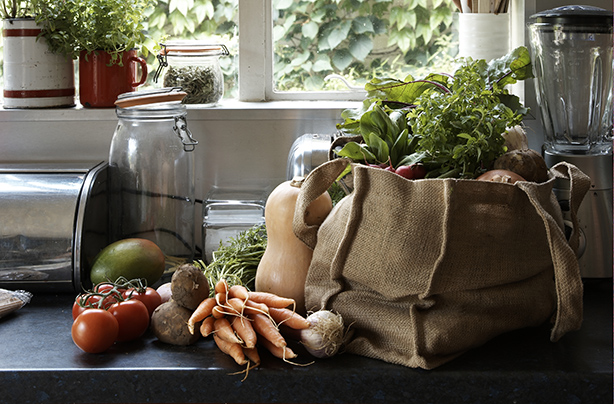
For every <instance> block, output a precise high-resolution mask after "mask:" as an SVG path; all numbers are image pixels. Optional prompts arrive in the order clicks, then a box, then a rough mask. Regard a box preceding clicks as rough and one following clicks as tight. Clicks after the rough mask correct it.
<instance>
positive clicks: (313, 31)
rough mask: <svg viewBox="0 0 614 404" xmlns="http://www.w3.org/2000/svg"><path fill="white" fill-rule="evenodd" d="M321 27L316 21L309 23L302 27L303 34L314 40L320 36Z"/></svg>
mask: <svg viewBox="0 0 614 404" xmlns="http://www.w3.org/2000/svg"><path fill="white" fill-rule="evenodd" d="M318 30H319V26H318V24H317V23H316V22H315V21H309V22H307V23H305V24H303V26H302V27H301V32H302V34H303V35H304V36H305V37H307V38H310V39H314V38H315V37H316V36H317V35H318Z"/></svg>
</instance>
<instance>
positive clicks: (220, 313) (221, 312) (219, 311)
mask: <svg viewBox="0 0 614 404" xmlns="http://www.w3.org/2000/svg"><path fill="white" fill-rule="evenodd" d="M211 315H212V316H213V317H215V318H223V317H224V316H225V315H226V311H225V309H224V307H222V306H217V305H216V306H215V307H213V309H212V310H211Z"/></svg>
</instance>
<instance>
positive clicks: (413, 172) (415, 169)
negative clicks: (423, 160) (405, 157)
mask: <svg viewBox="0 0 614 404" xmlns="http://www.w3.org/2000/svg"><path fill="white" fill-rule="evenodd" d="M396 173H397V174H399V175H400V176H401V177H403V178H407V179H408V180H419V179H421V178H424V176H425V175H426V169H425V168H424V166H423V165H422V164H410V165H407V166H400V167H398V168H397V169H396Z"/></svg>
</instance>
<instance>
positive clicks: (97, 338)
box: [70, 309, 119, 353]
mask: <svg viewBox="0 0 614 404" xmlns="http://www.w3.org/2000/svg"><path fill="white" fill-rule="evenodd" d="M70 333H71V335H72V340H73V341H74V342H75V344H76V345H77V346H78V347H79V348H81V349H82V350H83V351H85V352H88V353H100V352H104V351H106V350H107V349H109V348H110V347H111V345H113V344H114V343H115V340H116V339H117V335H118V333H119V324H118V322H117V320H116V319H115V317H114V316H113V314H111V313H109V312H108V311H106V310H102V309H87V310H85V311H84V312H83V313H81V314H80V315H79V316H78V317H77V319H76V320H75V321H74V322H73V324H72V328H71V332H70Z"/></svg>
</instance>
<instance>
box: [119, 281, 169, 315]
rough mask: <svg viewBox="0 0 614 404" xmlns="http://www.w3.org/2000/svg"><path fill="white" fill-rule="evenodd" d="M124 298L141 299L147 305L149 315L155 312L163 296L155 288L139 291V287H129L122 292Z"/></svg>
mask: <svg viewBox="0 0 614 404" xmlns="http://www.w3.org/2000/svg"><path fill="white" fill-rule="evenodd" d="M122 295H123V297H124V299H136V300H140V301H141V302H143V304H145V306H146V307H147V311H148V312H149V316H150V317H151V314H152V313H153V312H154V310H155V309H156V307H158V306H159V305H161V304H162V297H161V296H160V294H159V293H158V292H157V291H156V290H155V289H154V288H150V287H148V288H145V291H144V292H139V291H138V289H134V288H131V289H128V290H125V291H124V292H123V293H122Z"/></svg>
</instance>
